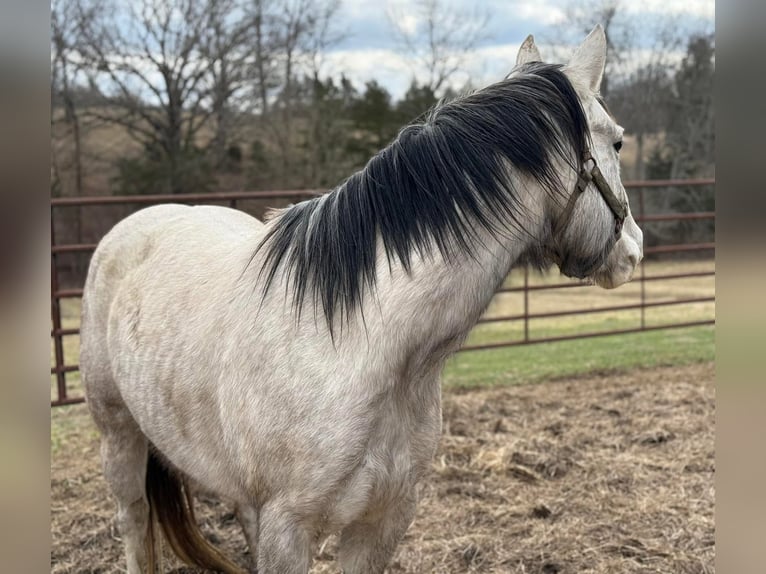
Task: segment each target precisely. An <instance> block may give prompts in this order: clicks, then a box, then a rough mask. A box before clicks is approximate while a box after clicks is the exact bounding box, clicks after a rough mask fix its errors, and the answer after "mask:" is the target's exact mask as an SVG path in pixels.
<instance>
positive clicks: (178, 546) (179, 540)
mask: <svg viewBox="0 0 766 574" xmlns="http://www.w3.org/2000/svg"><path fill="white" fill-rule="evenodd" d="M146 496H147V498H148V499H149V517H150V518H149V533H148V545H147V546H148V547H147V558H148V562H149V572H150V573H152V574H153V573H154V571H155V565H156V564H157V557H158V556H157V550H156V548H157V545H156V540H155V536H154V526H153V521H154V520H153V519H154V517H156V519H157V522H159V523H160V526H161V527H162V532H163V533H164V535H165V538H166V539H167V541H168V543H169V544H170V547H171V548H172V549H173V552H174V553H175V554H176V556H178V557H179V558H180V559H181V560H183V561H184V562H186V563H187V564H189V565H190V566H195V567H197V568H202V569H204V570H213V571H215V572H223V573H224V574H244V570H243V569H242V568H240V567H239V566H237V565H236V564H234V563H233V562H231V561H230V560H229V559H228V558H226V557H225V556H224V555H223V554H222V553H221V552H220V551H219V550H218V549H217V548H216V547H214V546H213V545H212V544H210V543H209V542H208V541H207V540H205V538H204V536H202V533H201V532H200V530H199V527H198V526H197V523H196V521H195V519H194V506H193V502H192V497H191V493H190V492H189V490H188V488H186V487H185V486H184V483H183V481H182V480H181V478H180V477H179V476H178V474H176V473H175V472H173V471H172V470H170V469H168V467H167V466H166V465H165V464H164V463H163V462H162V461H161V460H160V459H159V457H158V456H157V454H156V453H154V452H153V449H152V448H151V447H150V449H149V461H148V464H147V468H146Z"/></svg>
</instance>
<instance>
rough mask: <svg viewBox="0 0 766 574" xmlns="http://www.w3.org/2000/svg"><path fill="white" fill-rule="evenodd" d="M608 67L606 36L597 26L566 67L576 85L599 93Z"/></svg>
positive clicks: (597, 25) (602, 29)
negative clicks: (605, 68) (606, 66)
mask: <svg viewBox="0 0 766 574" xmlns="http://www.w3.org/2000/svg"><path fill="white" fill-rule="evenodd" d="M605 65H606V34H604V28H602V27H601V24H596V27H595V28H593V31H592V32H591V33H590V34H588V37H587V38H585V41H584V42H583V43H582V44H580V47H579V48H577V50H575V53H574V54H573V55H572V59H571V60H569V63H568V64H567V65H566V71H567V72H568V75H569V77H570V79H571V80H572V81H573V83H575V84H579V85H581V86H582V87H584V88H587V89H589V90H590V91H591V92H592V93H594V94H595V93H598V91H599V89H600V88H601V79H602V78H603V77H604V66H605Z"/></svg>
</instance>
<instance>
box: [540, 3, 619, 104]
mask: <svg viewBox="0 0 766 574" xmlns="http://www.w3.org/2000/svg"><path fill="white" fill-rule="evenodd" d="M623 2H624V0H570V2H569V3H568V4H566V5H565V6H564V18H563V19H562V20H561V22H560V23H559V24H557V25H555V26H554V27H553V29H552V33H550V34H543V37H544V38H545V39H546V40H548V41H551V42H552V43H556V44H559V43H561V42H562V40H563V41H564V42H565V43H567V44H573V45H577V42H579V39H580V38H581V37H582V35H583V34H588V33H589V32H590V31H591V30H592V29H593V26H594V24H596V23H600V24H601V25H602V26H603V27H604V34H605V35H606V71H605V73H604V78H603V80H602V81H601V95H602V96H603V97H604V98H606V97H607V96H608V95H609V90H610V88H611V84H612V82H613V81H614V80H615V78H616V76H617V75H618V74H619V67H620V65H621V64H622V62H623V60H624V52H625V48H626V47H627V46H628V45H630V43H631V39H632V38H633V34H632V32H633V30H632V27H631V24H630V21H629V20H628V19H626V18H625V10H624V6H623Z"/></svg>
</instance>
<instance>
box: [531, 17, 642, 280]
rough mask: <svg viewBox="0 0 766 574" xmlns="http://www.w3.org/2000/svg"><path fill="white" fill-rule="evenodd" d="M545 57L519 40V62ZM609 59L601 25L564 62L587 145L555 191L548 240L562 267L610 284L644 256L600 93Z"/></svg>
mask: <svg viewBox="0 0 766 574" xmlns="http://www.w3.org/2000/svg"><path fill="white" fill-rule="evenodd" d="M535 61H541V58H540V52H539V51H538V49H537V47H536V46H535V43H534V39H533V38H532V36H530V37H528V38H527V39H526V40H525V41H524V43H523V44H522V45H521V48H520V50H519V54H518V57H517V60H516V64H517V66H520V65H523V64H526V63H529V62H535ZM605 63H606V37H605V35H604V30H603V28H602V27H601V26H600V25H599V26H596V28H594V30H593V31H592V32H591V33H590V34H589V35H588V37H587V38H586V39H585V41H584V42H583V43H582V45H580V47H579V48H577V50H576V51H575V53H574V55H573V56H572V58H571V60H570V61H569V63H568V64H567V65H566V66H565V67H564V73H565V74H566V76H567V78H568V79H569V81H570V82H571V83H572V86H573V87H574V88H575V91H576V92H577V95H578V97H579V98H580V103H581V105H582V108H583V110H584V111H585V115H586V118H587V122H588V128H589V131H590V141H589V143H588V146H589V150H588V151H586V153H585V157H582V158H574V159H575V161H576V164H578V165H579V164H580V163H582V169H581V170H580V173H579V174H578V173H576V172H573V171H571V170H568V171H567V173H569V174H570V177H569V178H564V181H565V182H566V187H565V189H566V193H565V194H563V197H552V198H551V206H550V208H549V212H550V221H551V229H552V233H551V239H550V244H549V245H548V246H546V247H547V248H548V252H549V253H550V254H551V258H552V259H554V260H555V261H556V262H557V263H558V265H559V268H560V269H561V272H562V273H564V274H565V275H567V276H569V277H577V278H581V279H583V278H589V279H592V280H593V281H594V282H595V283H596V284H597V285H599V286H601V287H604V288H606V289H612V288H614V287H619V286H620V285H622V284H623V283H625V282H626V281H629V280H630V278H631V277H632V276H633V272H634V271H635V269H636V267H637V266H638V264H639V262H640V261H641V258H642V257H643V233H642V232H641V230H640V229H639V227H638V225H636V222H635V221H634V219H633V216H632V215H631V212H630V205H629V203H628V197H627V193H626V192H625V188H624V187H623V185H622V181H621V180H620V159H619V151H620V148H621V147H622V134H623V129H622V127H620V126H619V125H618V124H617V123H616V122H615V120H614V118H613V117H612V116H611V115H610V114H609V112H608V111H607V109H606V107H605V105H604V103H603V100H601V98H600V97H599V96H598V93H599V89H600V86H601V79H602V77H603V75H604V66H605Z"/></svg>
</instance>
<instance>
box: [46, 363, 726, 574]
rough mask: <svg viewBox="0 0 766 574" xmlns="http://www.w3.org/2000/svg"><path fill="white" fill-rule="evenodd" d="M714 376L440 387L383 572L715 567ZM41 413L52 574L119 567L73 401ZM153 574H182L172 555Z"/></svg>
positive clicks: (88, 437)
mask: <svg viewBox="0 0 766 574" xmlns="http://www.w3.org/2000/svg"><path fill="white" fill-rule="evenodd" d="M713 376H714V367H713V365H712V364H701V365H693V366H689V367H682V368H659V369H652V370H644V371H633V372H631V373H628V374H620V375H605V376H596V377H588V378H581V379H575V380H573V379H568V380H563V381H553V382H547V383H542V384H537V385H529V386H516V387H506V388H496V389H479V390H447V391H446V392H445V396H444V434H443V438H442V441H441V446H440V449H439V453H438V455H437V457H436V458H435V460H434V462H433V465H432V470H431V472H430V475H429V476H428V478H427V479H426V480H425V482H424V484H423V487H422V495H421V503H420V506H419V509H418V514H417V517H416V519H415V522H414V523H413V524H412V526H411V527H410V529H409V531H408V532H407V535H406V537H405V538H404V540H403V542H402V544H401V546H400V547H399V550H398V552H397V553H396V556H395V558H394V560H393V562H392V564H391V566H390V568H389V572H390V573H402V572H424V573H429V572H488V573H489V572H509V573H511V572H513V573H540V574H553V573H573V572H593V573H622V572H631V573H632V572H642V573H644V572H646V573H649V572H654V573H660V572H662V573H673V574H679V573H681V574H685V573H707V572H713V571H714V566H713V562H714V554H715V548H714V521H713V509H714V485H713V478H714V473H715V462H714V440H713V439H714V418H715V398H714V386H713ZM51 416H52V419H53V420H52V423H53V433H52V440H53V446H52V455H51V456H52V459H51V506H52V508H51V511H52V519H51V534H52V539H53V540H52V541H53V548H52V554H51V570H52V572H56V573H65V572H66V573H69V572H88V573H96V572H121V571H123V568H124V566H123V564H124V563H123V557H122V547H121V543H120V539H119V535H118V533H117V532H116V530H115V528H114V525H113V513H114V506H113V502H112V500H111V499H110V496H109V494H108V491H107V486H106V484H105V483H104V480H103V478H102V476H101V473H100V463H99V459H98V437H97V434H96V433H95V431H94V430H93V428H92V426H90V424H89V423H88V419H87V415H86V414H85V410H84V409H83V406H82V405H80V406H77V407H74V408H70V409H69V411H68V412H67V411H63V410H61V409H54V411H53V412H52V415H51ZM197 516H198V520H199V521H200V522H201V524H202V527H203V531H204V532H205V533H206V535H207V536H208V537H209V538H210V539H211V540H213V541H214V542H215V543H216V544H217V545H219V546H220V547H222V548H223V549H224V550H225V551H226V552H227V553H228V554H229V556H231V557H233V558H235V559H237V560H238V561H240V562H241V563H243V564H245V563H246V560H247V555H246V552H247V551H246V547H245V544H244V541H243V537H242V535H241V533H240V531H239V528H238V525H237V523H236V521H235V520H234V519H233V516H232V514H231V512H230V509H229V508H227V507H225V506H224V505H223V504H220V503H217V502H215V501H213V500H207V499H202V500H199V501H198V503H197ZM334 553H335V551H334V539H333V538H330V539H329V540H328V541H327V542H326V543H325V544H324V545H323V546H322V547H320V548H317V551H316V561H315V566H314V569H313V570H312V573H329V572H337V571H338V570H337V567H336V565H335V563H334V561H333V557H334ZM174 568H176V569H175V570H174ZM165 570H166V571H174V572H177V573H179V572H192V571H191V570H187V569H182V568H180V567H179V565H178V564H175V563H174V562H173V561H172V559H166V560H165Z"/></svg>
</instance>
